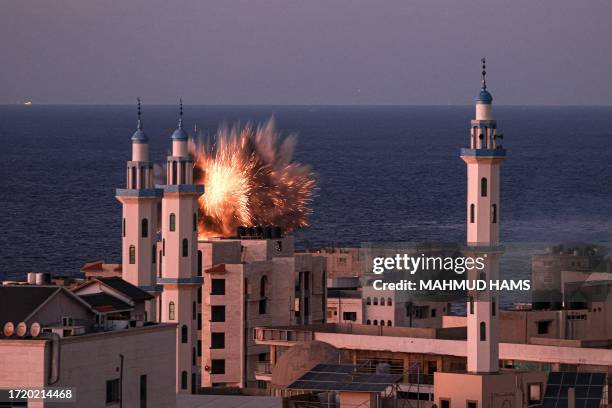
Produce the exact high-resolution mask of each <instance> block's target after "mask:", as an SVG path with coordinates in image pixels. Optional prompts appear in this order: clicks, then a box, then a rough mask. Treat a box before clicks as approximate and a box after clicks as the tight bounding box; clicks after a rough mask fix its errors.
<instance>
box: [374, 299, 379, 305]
mask: <svg viewBox="0 0 612 408" xmlns="http://www.w3.org/2000/svg"><path fill="white" fill-rule="evenodd" d="M373 304H374V306H378V298H374V301H373Z"/></svg>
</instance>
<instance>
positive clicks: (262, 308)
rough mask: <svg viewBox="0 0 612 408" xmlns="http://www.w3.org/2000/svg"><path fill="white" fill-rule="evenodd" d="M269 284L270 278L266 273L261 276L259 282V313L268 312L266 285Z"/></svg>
mask: <svg viewBox="0 0 612 408" xmlns="http://www.w3.org/2000/svg"><path fill="white" fill-rule="evenodd" d="M267 284H268V278H267V277H266V276H265V275H264V276H262V277H261V280H260V282H259V314H266V308H267V304H266V303H267V299H266V285H267Z"/></svg>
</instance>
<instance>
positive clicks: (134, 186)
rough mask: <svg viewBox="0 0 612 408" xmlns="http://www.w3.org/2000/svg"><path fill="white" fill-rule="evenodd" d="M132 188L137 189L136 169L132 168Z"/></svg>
mask: <svg viewBox="0 0 612 408" xmlns="http://www.w3.org/2000/svg"><path fill="white" fill-rule="evenodd" d="M132 188H133V189H135V188H136V167H132Z"/></svg>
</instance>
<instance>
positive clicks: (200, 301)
mask: <svg viewBox="0 0 612 408" xmlns="http://www.w3.org/2000/svg"><path fill="white" fill-rule="evenodd" d="M198 303H202V287H201V286H200V287H199V288H198Z"/></svg>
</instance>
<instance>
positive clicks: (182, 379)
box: [181, 371, 188, 390]
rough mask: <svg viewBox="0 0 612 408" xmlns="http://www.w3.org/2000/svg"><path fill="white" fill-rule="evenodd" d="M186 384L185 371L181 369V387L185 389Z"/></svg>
mask: <svg viewBox="0 0 612 408" xmlns="http://www.w3.org/2000/svg"><path fill="white" fill-rule="evenodd" d="M187 385H188V384H187V371H183V372H182V373H181V389H183V390H186V389H187Z"/></svg>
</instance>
